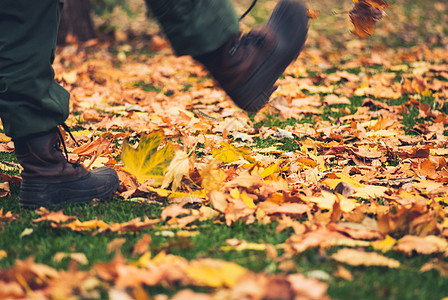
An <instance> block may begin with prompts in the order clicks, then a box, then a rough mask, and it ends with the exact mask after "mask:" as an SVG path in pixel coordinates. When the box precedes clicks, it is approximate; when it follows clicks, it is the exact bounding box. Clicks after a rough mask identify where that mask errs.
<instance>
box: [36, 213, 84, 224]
mask: <svg viewBox="0 0 448 300" xmlns="http://www.w3.org/2000/svg"><path fill="white" fill-rule="evenodd" d="M76 219H77V218H76V217H74V216H66V215H65V214H64V212H63V211H62V210H60V211H57V212H48V213H45V214H43V215H41V217H40V218H37V219H34V220H33V223H39V222H43V221H50V222H54V223H57V224H59V223H63V222H68V221H73V220H76Z"/></svg>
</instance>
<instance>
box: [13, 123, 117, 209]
mask: <svg viewBox="0 0 448 300" xmlns="http://www.w3.org/2000/svg"><path fill="white" fill-rule="evenodd" d="M60 141H61V139H60V133H59V130H58V129H57V128H55V129H54V130H52V131H50V132H47V133H43V134H40V135H34V136H32V137H26V138H22V139H19V140H16V141H14V146H15V151H16V156H17V160H18V161H19V163H20V164H21V165H22V167H23V171H22V185H21V187H20V196H19V203H20V205H21V206H22V207H24V208H28V209H35V208H39V207H41V206H45V207H49V208H54V207H58V206H60V205H63V204H74V203H84V202H89V201H91V200H92V199H100V200H104V199H106V198H108V197H110V196H112V195H113V193H114V192H115V191H116V190H117V189H118V185H119V181H118V175H117V172H115V170H114V169H111V168H108V167H101V168H98V169H94V170H92V171H90V172H89V171H87V170H86V169H85V168H84V167H83V166H82V165H80V164H75V163H70V162H68V161H67V159H66V158H65V156H64V155H63V153H62V150H61V148H60V143H61V142H60Z"/></svg>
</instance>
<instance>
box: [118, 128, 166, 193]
mask: <svg viewBox="0 0 448 300" xmlns="http://www.w3.org/2000/svg"><path fill="white" fill-rule="evenodd" d="M164 138H165V135H164V134H163V133H162V132H160V131H155V132H151V133H150V134H144V135H142V137H141V139H140V143H139V144H138V147H137V149H135V148H134V147H132V146H131V145H129V144H128V143H124V144H123V149H122V152H121V160H122V161H123V163H124V167H123V170H125V171H127V172H129V173H130V174H132V175H134V176H135V177H136V178H137V180H138V181H139V182H140V183H144V182H145V181H146V180H148V179H151V178H153V179H154V180H155V181H154V184H155V185H160V184H161V183H162V180H163V173H164V172H165V170H166V169H167V167H168V166H169V164H170V163H171V160H172V159H173V157H174V147H173V144H171V143H170V142H168V143H167V144H166V145H165V146H164V147H163V148H161V149H159V150H158V148H159V146H160V144H161V143H162V141H163V140H164Z"/></svg>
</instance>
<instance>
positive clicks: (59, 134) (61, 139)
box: [55, 123, 80, 167]
mask: <svg viewBox="0 0 448 300" xmlns="http://www.w3.org/2000/svg"><path fill="white" fill-rule="evenodd" d="M61 126H62V128H64V130H65V132H68V134H69V136H70V138H71V139H72V140H73V141H74V142H75V144H76V146H77V147H79V143H78V141H77V140H76V139H75V137H74V136H73V134H72V133H71V131H70V128H69V127H68V126H67V124H65V123H62V124H61ZM58 136H59V139H58V142H57V144H56V145H55V148H56V150H59V151H62V149H61V145H62V148H63V150H64V151H63V152H64V154H65V159H66V160H67V162H68V163H69V164H72V165H73V166H74V167H77V166H79V165H80V164H79V163H72V162H70V160H69V159H68V151H67V146H66V145H65V138H64V137H63V136H62V133H61V131H60V130H59V129H58Z"/></svg>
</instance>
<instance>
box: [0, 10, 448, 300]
mask: <svg viewBox="0 0 448 300" xmlns="http://www.w3.org/2000/svg"><path fill="white" fill-rule="evenodd" d="M322 2H325V3H316V2H315V1H309V2H307V3H306V4H307V5H308V7H309V8H310V9H311V10H316V11H318V12H319V14H318V16H317V19H313V20H311V21H310V33H309V39H308V42H307V45H306V48H305V50H304V52H303V53H302V54H301V55H300V57H299V59H298V60H297V61H296V62H295V63H293V64H292V65H290V66H289V67H288V69H287V70H286V72H285V74H284V75H283V76H282V77H281V79H280V80H279V81H278V89H277V90H276V92H275V93H274V95H273V96H272V98H271V102H270V103H269V104H268V105H267V106H266V107H265V108H264V109H263V110H262V111H260V112H259V113H257V114H256V115H248V114H247V113H245V112H243V111H241V110H239V109H238V108H236V107H235V106H234V105H233V104H232V102H231V101H230V100H229V99H228V97H227V96H226V95H225V94H224V93H223V91H222V90H220V89H219V87H217V86H216V84H215V83H214V81H213V80H212V79H211V78H210V77H209V76H208V74H207V73H206V72H205V71H204V69H203V68H202V67H201V66H200V65H198V64H196V63H195V62H194V61H193V60H192V59H191V58H189V57H175V56H173V55H172V52H171V50H170V48H169V46H168V44H167V43H166V41H165V40H164V39H163V37H161V36H160V35H158V34H157V29H155V30H153V31H149V34H148V32H146V34H145V35H143V34H132V33H130V32H125V31H120V30H116V31H115V33H114V34H113V35H112V38H111V35H109V36H108V37H107V38H105V37H102V38H99V39H98V40H93V41H89V42H87V43H84V44H81V43H76V42H72V43H69V44H68V45H66V46H64V47H60V48H59V49H58V55H57V59H56V62H55V70H56V74H57V75H56V78H57V80H58V82H60V83H61V84H62V85H63V86H64V87H66V88H67V89H68V90H69V91H70V92H71V95H72V98H71V99H72V101H71V105H72V107H71V109H72V114H71V116H70V118H69V119H68V121H67V123H68V125H69V126H70V127H71V128H72V133H73V134H74V136H75V138H76V139H77V140H78V141H79V142H80V143H81V146H79V147H78V146H76V145H75V143H74V142H73V141H71V140H70V139H67V141H66V143H67V146H68V149H69V152H70V154H69V159H70V160H72V161H77V162H80V163H83V164H84V165H85V166H86V167H88V168H96V167H99V166H102V165H107V166H110V167H113V168H115V169H116V170H117V172H119V175H120V179H121V185H120V189H119V192H117V194H116V195H115V197H114V198H113V199H112V200H110V201H107V202H105V203H97V202H95V203H94V204H93V205H92V204H89V205H80V206H73V207H71V206H70V207H62V208H61V210H60V211H53V212H50V211H48V210H46V209H43V208H41V209H39V210H36V211H24V210H21V209H20V207H19V205H18V191H19V188H18V185H19V184H20V177H19V175H20V167H19V166H18V164H17V162H16V159H15V155H14V152H13V145H12V142H10V140H9V139H8V138H7V137H6V136H5V135H4V134H2V133H0V142H1V143H0V158H1V162H0V169H1V172H0V179H1V181H0V197H1V198H0V202H1V204H0V207H2V208H1V209H0V228H1V231H0V267H1V269H0V287H1V288H0V297H1V298H2V299H5V298H8V297H9V298H22V297H25V298H55V299H68V298H70V297H73V298H82V299H91V298H110V299H132V298H136V299H158V300H160V299H168V298H172V299H177V300H179V299H330V298H332V299H378V298H379V299H443V298H444V297H448V291H447V288H446V287H447V286H448V277H447V276H448V260H447V256H448V186H447V182H448V167H447V161H448V158H447V156H448V150H447V144H448V138H447V136H448V131H447V130H446V125H447V124H448V115H447V114H448V106H447V105H446V99H447V96H448V61H447V60H448V59H447V56H446V53H447V51H448V40H447V38H446V35H447V33H448V26H447V24H448V20H447V12H448V5H447V4H446V3H445V2H444V1H432V2H431V3H427V2H425V1H412V2H413V3H408V2H409V1H393V2H392V1H391V2H390V4H392V6H391V7H389V8H388V9H387V10H386V13H387V15H385V16H383V18H382V19H381V21H378V22H377V23H376V24H375V26H376V27H375V31H374V34H373V36H372V37H370V38H369V39H365V40H360V39H358V38H357V37H355V36H354V35H353V34H352V33H350V27H351V23H350V18H349V16H348V14H347V12H348V11H349V10H350V9H351V7H352V6H353V2H351V1H346V3H344V4H343V5H342V4H341V3H340V1H322ZM274 5H275V2H274V1H261V3H259V4H257V7H256V8H255V10H254V11H253V12H252V13H251V15H250V16H249V17H248V19H247V20H245V21H244V23H243V24H242V26H243V28H245V29H247V28H249V27H251V26H253V25H254V24H256V23H260V22H263V20H265V19H266V17H267V16H268V14H269V11H270V10H272V8H273V6H274ZM341 5H342V6H341ZM334 11H336V12H337V14H334V13H333V12H334Z"/></svg>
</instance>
